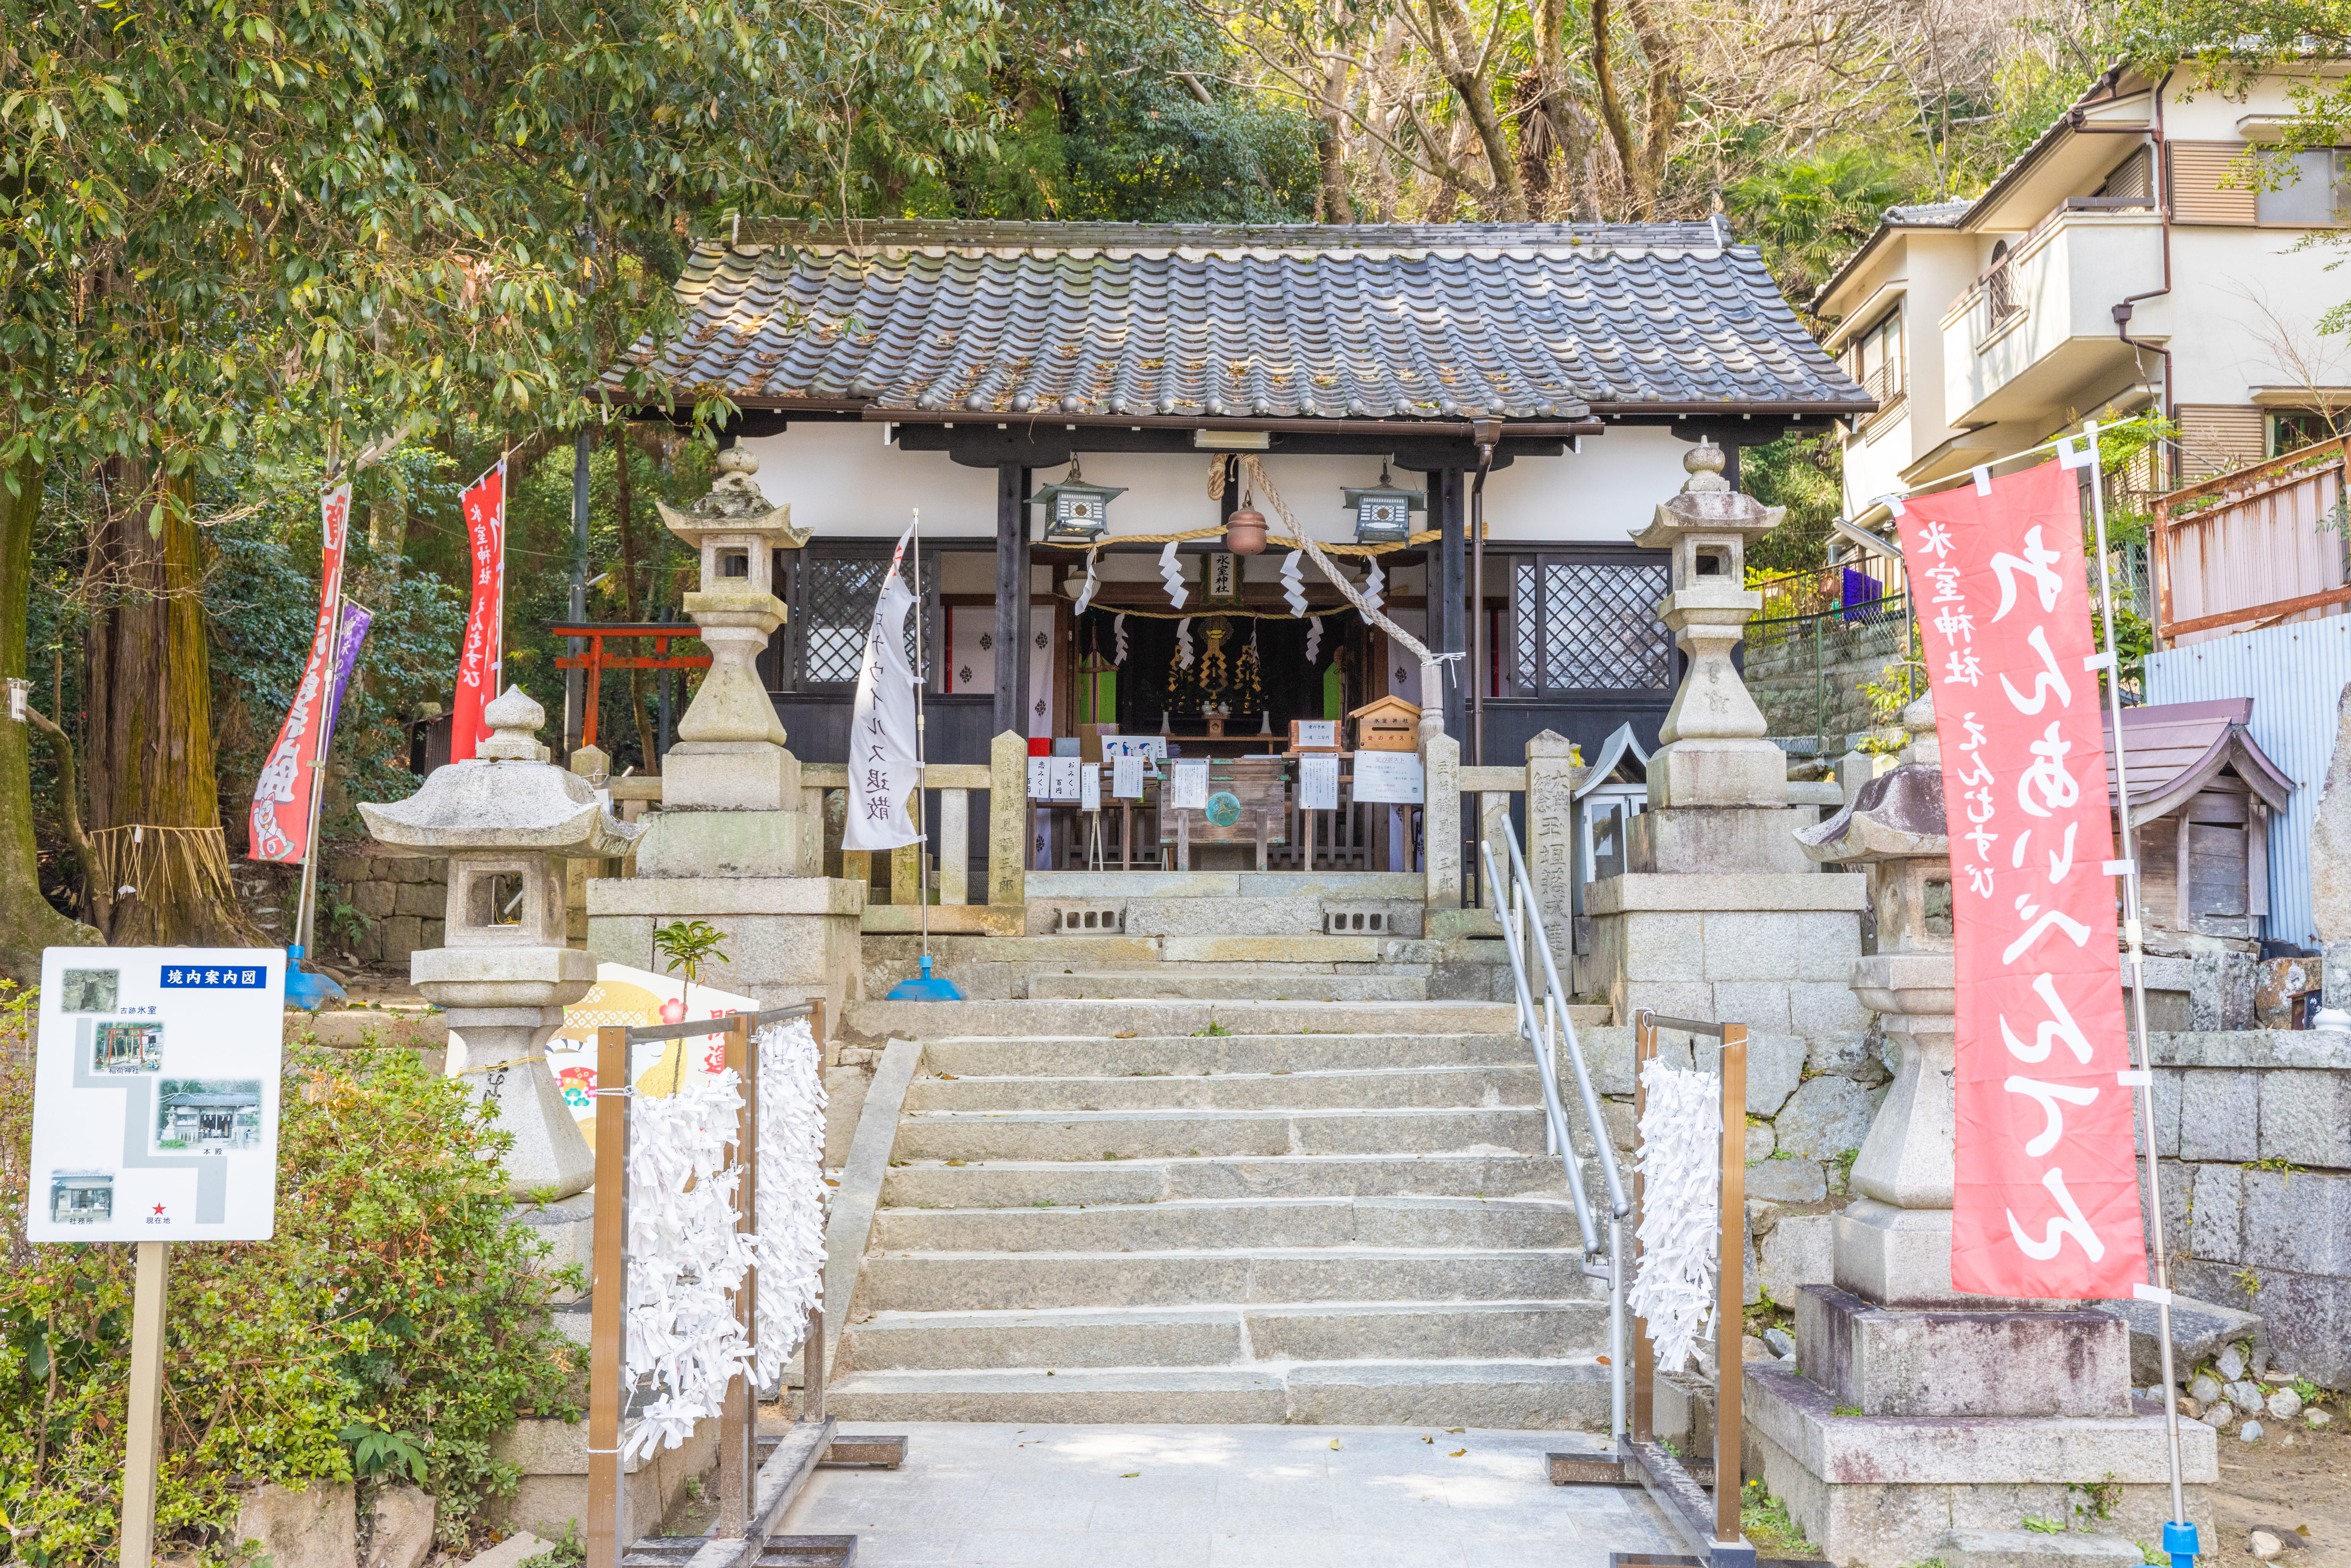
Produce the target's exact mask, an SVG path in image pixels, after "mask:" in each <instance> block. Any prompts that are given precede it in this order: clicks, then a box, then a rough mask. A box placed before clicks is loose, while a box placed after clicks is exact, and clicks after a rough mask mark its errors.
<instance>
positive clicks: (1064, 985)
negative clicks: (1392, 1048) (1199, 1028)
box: [1029, 964, 1428, 1002]
mask: <svg viewBox="0 0 2351 1568" xmlns="http://www.w3.org/2000/svg"><path fill="white" fill-rule="evenodd" d="M1192 970H1193V966H1191V965H1189V964H1162V965H1160V966H1159V967H1156V968H1152V969H1131V970H1128V971H1125V972H1124V973H1118V974H1099V973H1094V974H1088V973H1076V974H1067V975H1031V976H1030V977H1029V996H1030V997H1031V998H1046V997H1135V998H1194V999H1196V1000H1200V1001H1259V1002H1286V1001H1324V1002H1402V1001H1418V1000H1420V999H1421V998H1425V997H1426V996H1427V995H1428V982H1427V980H1426V978H1425V977H1422V976H1420V975H1382V974H1372V975H1337V974H1332V975H1269V974H1262V973H1259V974H1255V975H1203V974H1196V973H1194V972H1192Z"/></svg>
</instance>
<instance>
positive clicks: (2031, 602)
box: [1901, 463, 2147, 1299]
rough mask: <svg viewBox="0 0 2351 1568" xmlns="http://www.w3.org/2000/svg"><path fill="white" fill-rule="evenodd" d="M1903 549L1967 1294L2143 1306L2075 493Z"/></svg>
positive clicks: (1974, 494)
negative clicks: (1937, 744)
mask: <svg viewBox="0 0 2351 1568" xmlns="http://www.w3.org/2000/svg"><path fill="white" fill-rule="evenodd" d="M1901 528H1902V553H1903V559H1904V561H1905V563H1906V564H1907V567H1908V569H1909V575H1910V580H1911V582H1912V583H1913V584H1914V585H1915V588H1914V591H1915V593H1916V596H1917V597H1916V602H1917V609H1918V629H1919V637H1920V643H1921V651H1922V653H1924V655H1925V658H1926V661H1927V674H1928V683H1929V686H1930V689H1931V691H1932V693H1933V695H1934V702H1935V719H1936V728H1937V731H1938V737H1939V738H1940V740H1941V743H1942V752H1943V765H1942V766H1943V799H1944V810H1945V812H1946V814H1947V816H1948V817H1949V828H1950V840H1951V909H1952V931H1953V936H1954V938H1955V941H1956V944H1957V947H1958V955H1957V961H1958V978H1959V1007H1958V1020H1957V1021H1958V1049H1957V1062H1958V1071H1957V1073H1956V1075H1955V1077H1954V1080H1953V1099H1954V1112H1955V1128H1956V1148H1955V1162H1954V1177H1955V1184H1954V1201H1953V1205H1952V1208H1953V1214H1952V1229H1951V1282H1952V1284H1953V1285H1954V1286H1955V1287H1956V1288H1958V1289H1959V1290H1960V1291H1970V1292H1973V1293H1977V1294H1982V1295H1992V1296H2009V1297H2055V1298H2064V1299H2085V1298H2105V1297H2113V1296H2127V1295H2128V1294H2130V1287H2131V1286H2132V1285H2134V1284H2137V1283H2140V1282H2143V1281H2145V1280H2146V1278H2147V1260H2146V1253H2145V1246H2144V1241H2143V1238H2142V1233H2141V1230H2140V1206H2139V1185H2138V1173H2137V1166H2136V1165H2135V1164H2134V1151H2133V1145H2132V1129H2131V1098H2130V1094H2129V1092H2128V1091H2127V1090H2126V1089H2123V1088H2121V1087H2119V1086H2118V1085H2117V1083H2116V1073H2117V1072H2119V1071H2124V1070H2126V1069H2127V1068H2128V1067H2129V1066H2130V1061H2129V1056H2128V1049H2127V1046H2126V1041H2125V1040H2124V1035H2123V1009H2122V991H2121V988H2120V985H2119V982H2118V977H2117V966H2116V940H2115V938H2116V915H2115V883H2114V881H2113V879H2112V878H2110V877H2108V876H2106V875H2105V874H2103V873H2102V871H2101V869H2100V868H2101V864H2102V862H2105V860H2106V859H2107V858H2108V857H2109V856H2110V855H2111V854H2112V844H2113V827H2112V820H2111V816H2110V806H2109V802H2108V798H2107V784H2106V767H2105V737H2104V730H2103V727H2102V724H2101V718H2100V714H2101V706H2100V698H2099V688H2098V680H2097V676H2096V674H2095V673H2093V672H2091V671H2089V670H2087V669H2085V667H2084V666H2085V661H2086V660H2087V659H2088V658H2089V656H2090V653H2091V651H2092V642H2091V635H2090V618H2091V613H2092V606H2091V599H2090V593H2089V586H2088V581H2087V578H2086V576H2085V560H2084V556H2083V550H2082V518H2081V503H2080V499H2079V495H2078V492H2077V488H2076V481H2075V478H2074V475H2073V474H2072V473H2070V472H2068V471H2067V470H2065V469H2064V468H2062V467H2061V466H2059V465H2056V464H2054V463H2049V464H2044V465H2041V466H2040V467H2037V468H2030V469H2027V470H2025V471H2024V472H2022V473H2020V474H2014V475H2011V476H2007V477H2005V478H2001V479H1996V480H1993V481H1991V484H1990V485H1989V486H1964V487H1961V488H1959V489H1954V490H1948V491H1944V492H1941V493H1939V494H1937V495H1933V496H1925V497H1916V498H1914V499H1912V500H1911V501H1909V502H1908V503H1907V506H1906V507H1903V508H1902V516H1901Z"/></svg>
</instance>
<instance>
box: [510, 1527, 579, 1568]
mask: <svg viewBox="0 0 2351 1568" xmlns="http://www.w3.org/2000/svg"><path fill="white" fill-rule="evenodd" d="M587 1561H588V1548H587V1545H586V1544H585V1543H584V1542H581V1541H580V1521H577V1520H572V1521H568V1522H567V1523H566V1524H565V1525H564V1527H563V1539H562V1540H560V1541H559V1542H556V1543H555V1544H554V1545H552V1546H550V1547H549V1548H548V1549H547V1550H546V1551H544V1552H540V1553H539V1554H538V1556H536V1557H526V1558H524V1559H523V1560H522V1563H521V1565H520V1568H579V1565H580V1563H585V1562H587Z"/></svg>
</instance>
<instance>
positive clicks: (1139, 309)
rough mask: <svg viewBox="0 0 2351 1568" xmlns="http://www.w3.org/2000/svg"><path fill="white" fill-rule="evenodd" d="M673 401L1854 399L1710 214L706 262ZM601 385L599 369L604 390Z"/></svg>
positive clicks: (977, 232) (1724, 402)
mask: <svg viewBox="0 0 2351 1568" xmlns="http://www.w3.org/2000/svg"><path fill="white" fill-rule="evenodd" d="M678 292H679V295H680V297H681V299H682V301H683V303H684V306H685V308H686V309H687V311H688V319H687V320H686V322H685V323H684V329H683V331H682V332H681V333H680V334H679V336H678V337H677V338H676V339H675V340H672V341H671V342H669V343H667V344H665V345H661V346H659V347H658V348H657V347H656V345H654V344H653V343H652V342H651V341H650V340H643V341H640V342H639V343H638V344H637V345H636V346H635V347H634V348H633V349H632V350H631V355H630V357H631V359H632V361H634V362H636V363H638V364H643V365H645V366H647V367H648V368H649V369H650V370H651V371H652V372H653V375H654V376H655V377H656V379H657V380H659V381H661V382H664V383H665V384H666V385H668V386H669V387H670V388H672V389H673V390H674V392H677V393H679V394H680V395H694V394H696V393H699V392H705V391H710V390H722V391H724V392H726V394H727V395H728V396H730V397H732V398H733V399H734V400H735V401H736V402H738V403H742V404H744V405H746V406H750V407H785V408H789V407H790V406H792V405H793V404H794V403H796V402H803V401H806V402H820V403H825V404H830V405H833V406H842V405H852V406H867V407H872V408H873V409H875V410H877V411H883V412H888V411H904V412H906V413H955V412H962V411H969V412H972V413H1000V414H1020V413H1046V414H1056V415H1063V416H1071V417H1080V416H1082V417H1089V418H1102V417H1130V416H1144V415H1154V414H1156V415H1173V416H1181V417H1208V418H1216V417H1238V418H1279V419H1292V418H1304V419H1334V420H1335V419H1387V418H1399V419H1448V420H1458V419H1461V418H1464V417H1468V416H1473V415H1486V414H1489V413H1491V414H1499V415H1500V416H1501V417H1504V418H1507V419H1518V420H1535V421H1546V420H1573V419H1581V418H1583V417H1586V416H1587V414H1588V413H1591V412H1593V411H1595V410H1596V411H1599V412H1614V413H1638V412H1641V411H1642V410H1644V409H1645V408H1659V409H1670V410H1675V411H1695V410H1698V409H1701V408H1715V407H1719V408H1722V409H1723V410H1724V411H1725V412H1733V413H1735V412H1738V411H1740V409H1741V408H1747V409H1756V408H1763V407H1768V408H1771V409H1772V410H1775V411H1779V412H1792V411H1794V410H1797V409H1820V410H1823V411H1828V412H1839V413H1851V412H1855V411H1856V410H1861V409H1866V408H1867V407H1869V406H1870V400H1869V398H1868V395H1867V394H1866V393H1865V392H1863V391H1862V389H1861V388H1860V387H1858V386H1856V385H1855V383H1854V382H1852V381H1851V380H1849V379H1848V378H1847V377H1846V376H1845V375H1844V372H1843V371H1841V370H1840V369H1839V368H1838V367H1837V366H1836V364H1835V363H1834V361H1832V360H1831V359H1830V358H1829V357H1828V356H1827V355H1825V354H1823V352H1821V350H1820V349H1819V348H1818V346H1817V345H1815V344H1814V342H1813V340H1812V338H1811V337H1810V335H1808V334H1807V333H1806V332H1805V331H1804V329H1803V328H1802V326H1801V325H1800V324H1799V323H1798V322H1797V319H1796V317H1795V314H1794V312H1793V311H1792V310H1791V309H1790V308H1789V307H1788V305H1787V302H1786V301H1785V299H1783V298H1782V296H1781V293H1780V290H1779V287H1778V286H1777V285H1775V284H1774V283H1773V282H1772V281H1771V277H1770V276H1769V275H1768V274H1767V273H1766V272H1765V271H1764V269H1763V264H1762V262H1761V259H1760V258H1759V256H1757V253H1756V252H1755V250H1754V248H1753V247H1751V246H1731V245H1727V244H1726V243H1725V240H1724V235H1723V234H1722V233H1721V231H1720V230H1719V229H1718V228H1717V227H1715V226H1714V225H1711V224H1646V225H1565V224H1556V225H1554V224H1532V225H1530V224H1519V225H1451V226H1426V225H1420V226H1405V225H1395V226H1359V227H1338V226H1315V225H1284V226H1280V227H1209V226H1198V227H1192V226H1176V227H1145V226H1139V225H1118V224H1066V225H1055V224H990V223H970V224H965V223H953V224H949V223H929V224H894V225H868V226H862V227H861V228H859V229H858V230H856V231H854V232H852V233H850V234H847V235H841V234H835V235H830V236H826V237H820V238H817V239H813V240H810V239H802V240H799V241H796V242H791V243H789V245H784V246H778V245H766V244H762V245H756V246H755V245H749V244H737V245H734V246H704V247H701V248H698V249H697V250H696V251H695V253H694V255H693V256H692V257H691V259H690V260H689V262H688V264H687V267H686V269H685V272H684V276H683V277H681V278H680V280H679V282H678ZM605 384H606V386H607V387H608V388H614V389H617V387H618V385H619V378H618V376H617V375H611V376H608V377H607V378H606V382H605Z"/></svg>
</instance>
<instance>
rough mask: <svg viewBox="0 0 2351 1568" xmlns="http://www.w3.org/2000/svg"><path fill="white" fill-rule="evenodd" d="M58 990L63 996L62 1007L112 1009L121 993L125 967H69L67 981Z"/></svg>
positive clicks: (68, 1009)
mask: <svg viewBox="0 0 2351 1568" xmlns="http://www.w3.org/2000/svg"><path fill="white" fill-rule="evenodd" d="M57 991H58V994H59V996H61V997H62V998H64V1000H63V1002H62V1004H61V1005H60V1007H59V1009H58V1010H59V1011H62V1012H69V1013H110V1012H112V1011H113V1010H114V1009H115V1006H116V1004H117V1003H118V1002H119V1001H120V998H121V996H122V971H121V970H120V969H68V970H67V971H66V977H65V984H63V985H62V986H60V987H58V988H57Z"/></svg>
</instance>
